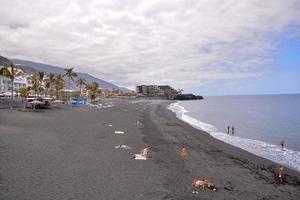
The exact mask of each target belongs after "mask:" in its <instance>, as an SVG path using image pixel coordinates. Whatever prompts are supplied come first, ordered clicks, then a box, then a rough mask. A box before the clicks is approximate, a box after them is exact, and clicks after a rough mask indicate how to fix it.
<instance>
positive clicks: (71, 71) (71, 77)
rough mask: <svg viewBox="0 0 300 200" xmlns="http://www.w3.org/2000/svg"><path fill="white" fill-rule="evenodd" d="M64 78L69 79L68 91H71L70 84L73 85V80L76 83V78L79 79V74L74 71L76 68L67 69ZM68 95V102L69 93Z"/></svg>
mask: <svg viewBox="0 0 300 200" xmlns="http://www.w3.org/2000/svg"><path fill="white" fill-rule="evenodd" d="M64 76H66V77H68V90H70V84H71V80H72V81H73V82H74V78H75V77H77V74H76V72H75V71H74V68H73V67H71V68H65V74H64ZM67 95H68V97H67V98H68V100H70V99H69V93H67Z"/></svg>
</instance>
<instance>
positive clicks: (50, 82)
mask: <svg viewBox="0 0 300 200" xmlns="http://www.w3.org/2000/svg"><path fill="white" fill-rule="evenodd" d="M54 82H55V74H54V73H49V74H48V75H47V78H46V79H45V80H44V83H45V88H46V93H47V94H48V91H49V89H50V97H52V93H53V87H54ZM47 94H46V95H47Z"/></svg>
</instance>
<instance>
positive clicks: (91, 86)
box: [85, 82, 99, 100]
mask: <svg viewBox="0 0 300 200" xmlns="http://www.w3.org/2000/svg"><path fill="white" fill-rule="evenodd" d="M98 88H99V85H98V83H97V82H92V83H90V84H87V85H86V86H85V89H86V90H88V91H89V92H90V93H91V100H93V99H94V96H95V94H96V92H97V91H98Z"/></svg>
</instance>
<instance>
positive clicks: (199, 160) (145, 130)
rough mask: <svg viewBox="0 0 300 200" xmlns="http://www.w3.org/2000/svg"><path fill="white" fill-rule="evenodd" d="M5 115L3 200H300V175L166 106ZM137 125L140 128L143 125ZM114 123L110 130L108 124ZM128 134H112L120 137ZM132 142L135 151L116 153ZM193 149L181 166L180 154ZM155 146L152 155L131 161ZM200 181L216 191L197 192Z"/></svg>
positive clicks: (0, 127)
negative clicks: (280, 178)
mask: <svg viewBox="0 0 300 200" xmlns="http://www.w3.org/2000/svg"><path fill="white" fill-rule="evenodd" d="M114 104H115V106H114V107H110V108H104V109H97V108H88V107H86V106H83V107H67V106H66V107H62V108H53V109H49V110H42V111H41V112H21V111H17V110H13V111H11V110H6V109H1V110H0V199H13V200H19V199H22V200H23V199H28V200H29V199H30V200H32V199H43V200H44V199H130V200H131V199H299V198H300V175H299V173H298V172H295V171H293V170H289V169H287V170H286V173H287V176H286V179H285V182H284V183H283V184H282V185H279V184H278V183H277V179H276V173H277V170H278V167H279V165H277V164H275V163H273V162H271V161H268V160H266V159H263V158H260V157H257V156H255V155H252V154H250V153H248V152H246V151H243V150H241V149H239V148H236V147H232V146H230V145H228V144H225V143H223V142H221V141H218V140H216V139H214V138H212V137H211V136H209V135H208V134H207V133H205V132H203V131H199V130H196V129H194V128H192V127H191V126H189V125H188V124H186V123H184V122H182V121H180V120H178V119H177V118H176V117H175V114H174V113H172V112H171V111H169V110H167V109H166V107H167V106H168V104H169V102H167V101H140V102H132V101H131V102H130V101H127V100H117V101H115V103H114ZM137 121H139V123H137ZM108 124H111V125H112V126H111V127H110V126H107V125H108ZM116 130H119V131H124V132H125V134H119V135H117V134H114V131H116ZM120 144H126V145H128V146H130V147H132V149H130V150H125V149H115V148H114V146H116V145H120ZM182 146H185V147H186V148H187V152H188V155H187V159H186V161H182V159H181V157H180V150H181V148H182ZM144 147H150V148H151V150H152V157H151V158H150V159H148V160H146V161H137V160H133V158H132V157H133V155H134V153H138V152H139V151H140V150H141V149H142V148H144ZM194 178H206V179H209V180H211V181H212V182H213V183H214V184H215V186H216V187H217V188H218V190H217V191H215V192H214V191H210V190H203V191H199V193H198V194H193V193H192V191H193V190H194V189H193V187H192V185H191V183H192V181H193V179H194Z"/></svg>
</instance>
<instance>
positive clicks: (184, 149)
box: [181, 147, 187, 161]
mask: <svg viewBox="0 0 300 200" xmlns="http://www.w3.org/2000/svg"><path fill="white" fill-rule="evenodd" d="M186 156H187V151H186V148H185V147H182V149H181V158H182V160H183V161H185V159H186Z"/></svg>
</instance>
